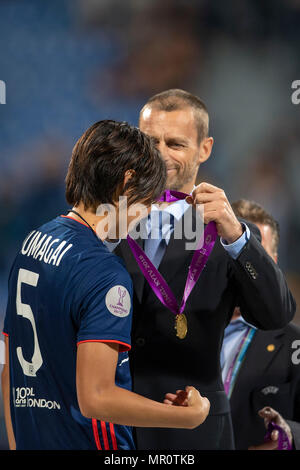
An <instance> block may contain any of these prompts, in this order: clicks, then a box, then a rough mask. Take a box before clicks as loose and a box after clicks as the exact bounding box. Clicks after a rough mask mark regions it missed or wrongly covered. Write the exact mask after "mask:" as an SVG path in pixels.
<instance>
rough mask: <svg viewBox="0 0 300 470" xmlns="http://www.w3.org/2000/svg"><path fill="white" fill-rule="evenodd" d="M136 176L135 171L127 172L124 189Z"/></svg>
mask: <svg viewBox="0 0 300 470" xmlns="http://www.w3.org/2000/svg"><path fill="white" fill-rule="evenodd" d="M134 175H135V170H126V171H125V176H124V182H123V187H124V186H126V184H127V183H128V181H129V180H130V179H131V178H132V177H133V176H134Z"/></svg>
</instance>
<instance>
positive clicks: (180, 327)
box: [175, 313, 188, 339]
mask: <svg viewBox="0 0 300 470" xmlns="http://www.w3.org/2000/svg"><path fill="white" fill-rule="evenodd" d="M187 329H188V328H187V319H186V316H185V314H184V313H179V314H178V315H176V317H175V330H176V336H178V338H180V339H184V338H185V337H186V334H187Z"/></svg>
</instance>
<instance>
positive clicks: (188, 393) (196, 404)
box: [164, 386, 210, 429]
mask: <svg viewBox="0 0 300 470" xmlns="http://www.w3.org/2000/svg"><path fill="white" fill-rule="evenodd" d="M164 403H165V404H167V405H173V406H183V407H187V413H188V415H189V416H188V419H189V420H190V422H191V425H190V426H188V427H190V428H191V429H193V428H195V427H197V426H199V425H200V424H202V423H203V422H204V421H205V420H206V418H207V416H208V413H209V409H210V402H209V400H208V399H207V398H206V397H202V396H201V395H200V393H199V391H198V390H196V389H195V388H194V387H191V386H188V387H185V390H177V392H176V394H173V393H167V394H166V396H165V399H164Z"/></svg>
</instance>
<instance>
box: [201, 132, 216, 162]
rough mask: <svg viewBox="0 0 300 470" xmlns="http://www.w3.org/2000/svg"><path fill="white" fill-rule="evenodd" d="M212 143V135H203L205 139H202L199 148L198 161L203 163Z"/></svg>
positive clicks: (208, 154) (209, 152)
mask: <svg viewBox="0 0 300 470" xmlns="http://www.w3.org/2000/svg"><path fill="white" fill-rule="evenodd" d="M213 145H214V139H213V137H205V139H203V140H202V142H201V143H200V149H199V163H204V162H206V160H208V159H209V157H210V154H211V151H212V148H213Z"/></svg>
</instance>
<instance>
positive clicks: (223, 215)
mask: <svg viewBox="0 0 300 470" xmlns="http://www.w3.org/2000/svg"><path fill="white" fill-rule="evenodd" d="M185 200H186V202H188V203H189V204H192V205H194V206H195V207H197V205H199V204H201V205H203V206H204V214H203V216H204V223H205V224H208V223H209V222H212V221H213V222H215V223H216V227H217V231H218V235H219V236H220V237H222V238H223V239H224V240H226V242H227V243H233V242H235V241H236V240H237V239H238V238H240V237H241V235H242V234H243V227H242V224H241V223H240V222H239V221H238V219H237V218H236V216H235V214H234V212H233V210H232V207H231V205H230V204H229V202H228V199H227V197H226V194H225V192H224V191H223V189H220V188H217V187H216V186H213V185H212V184H209V183H201V184H199V185H198V186H196V188H195V189H194V191H193V192H192V194H191V195H190V196H187V197H186V199H185Z"/></svg>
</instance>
